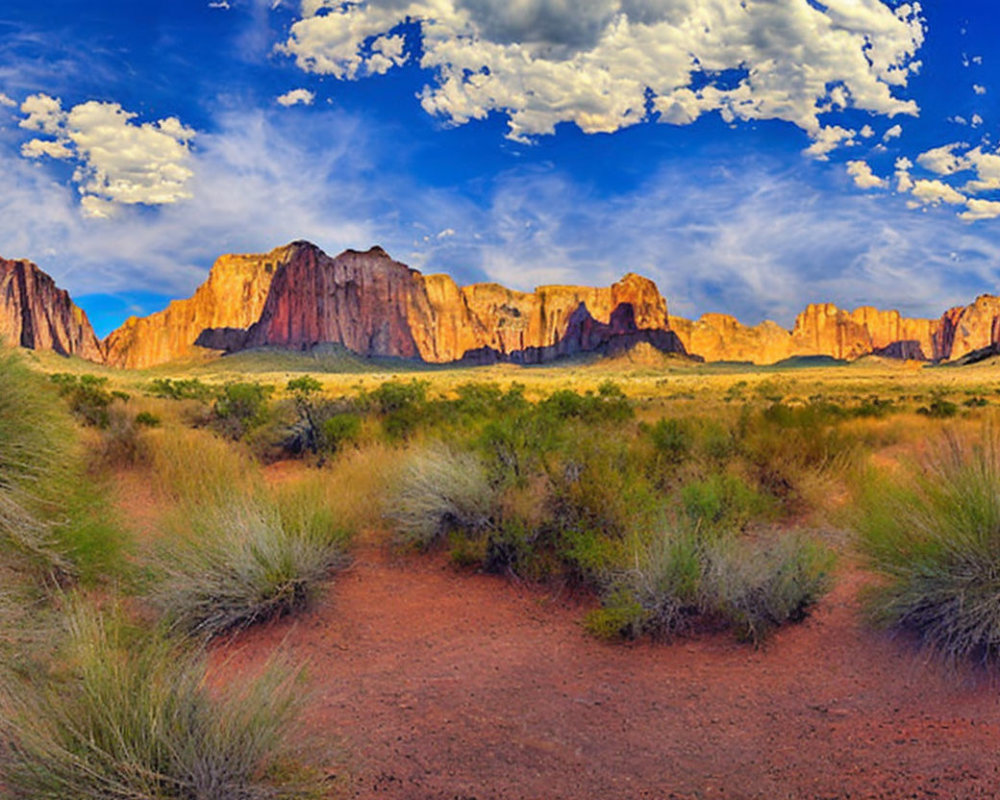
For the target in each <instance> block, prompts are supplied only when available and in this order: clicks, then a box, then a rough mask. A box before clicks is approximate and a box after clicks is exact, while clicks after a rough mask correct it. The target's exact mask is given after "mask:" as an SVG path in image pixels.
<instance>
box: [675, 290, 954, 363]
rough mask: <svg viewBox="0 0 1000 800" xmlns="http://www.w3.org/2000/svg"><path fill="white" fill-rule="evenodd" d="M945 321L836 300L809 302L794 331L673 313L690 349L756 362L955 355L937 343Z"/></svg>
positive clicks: (766, 324)
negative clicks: (839, 303)
mask: <svg viewBox="0 0 1000 800" xmlns="http://www.w3.org/2000/svg"><path fill="white" fill-rule="evenodd" d="M941 325H942V322H941V320H932V319H911V318H907V317H903V316H901V315H900V313H899V312H898V311H880V310H878V309H876V308H872V307H871V306H862V307H861V308H856V309H855V310H854V311H845V310H843V309H840V308H837V306H835V305H833V304H831V303H815V304H811V305H809V306H807V307H806V309H805V310H804V311H803V312H802V313H800V314H799V315H798V316H797V317H796V318H795V326H794V327H793V328H792V330H790V331H789V330H785V329H784V328H782V327H780V326H779V325H777V324H776V323H774V322H771V321H769V320H768V321H765V322H762V323H760V324H759V325H755V326H753V327H749V326H746V325H743V324H742V323H740V322H739V321H738V320H737V319H735V318H734V317H730V316H728V315H725V314H704V315H702V316H701V317H700V318H699V319H698V320H696V321H689V320H686V319H683V318H680V317H671V318H670V327H671V328H672V329H673V330H674V331H675V332H676V333H677V335H678V336H679V337H680V340H681V342H682V343H683V345H684V347H685V349H686V350H687V351H688V352H689V353H692V354H697V355H700V356H702V357H703V358H704V359H705V360H706V361H748V362H752V363H754V364H773V363H775V362H777V361H781V360H783V359H786V358H791V357H793V356H816V355H824V356H831V357H833V358H836V359H841V360H844V361H852V360H854V359H857V358H861V357H862V356H866V355H870V354H876V355H883V356H886V357H889V358H903V359H917V360H921V361H926V360H940V359H942V358H948V357H950V351H947V350H944V349H942V348H940V347H938V345H937V344H936V342H937V339H938V338H939V337H938V331H939V329H940V327H941ZM966 352H967V351H966Z"/></svg>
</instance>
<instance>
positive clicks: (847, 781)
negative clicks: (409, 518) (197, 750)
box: [214, 546, 1000, 800]
mask: <svg viewBox="0 0 1000 800" xmlns="http://www.w3.org/2000/svg"><path fill="white" fill-rule="evenodd" d="M863 580H864V577H863V575H862V574H861V573H859V572H857V571H856V570H853V569H850V570H847V571H846V572H845V573H844V574H842V575H840V576H839V579H838V582H837V585H836V588H835V589H834V591H833V593H832V594H831V595H829V596H827V597H826V598H825V599H824V600H823V601H822V603H821V604H820V605H819V607H818V608H817V609H816V611H815V613H814V614H813V616H811V617H810V618H809V619H807V620H806V621H805V622H804V623H802V624H799V625H793V626H790V627H788V628H786V629H784V630H782V631H780V632H779V633H778V634H777V635H775V636H774V637H773V638H772V639H771V640H769V642H768V643H767V645H766V646H765V647H764V648H763V649H761V650H754V649H752V648H751V647H749V646H747V645H743V644H739V643H737V642H734V641H732V640H731V639H730V638H728V637H727V636H726V635H725V634H722V635H712V636H705V637H702V638H699V639H696V640H693V641H692V640H688V641H685V640H682V641H679V642H676V643H674V644H672V645H663V644H652V643H637V644H632V645H616V644H604V643H601V642H598V641H595V640H594V639H592V638H590V637H589V636H588V635H587V634H586V633H585V632H584V631H583V630H582V629H581V627H580V625H579V620H580V618H581V616H582V614H583V612H584V610H585V609H584V608H583V607H582V606H581V604H580V603H579V602H578V601H576V600H574V599H573V598H557V597H553V596H552V595H551V594H546V593H545V592H543V591H541V590H538V589H535V588H531V587H526V586H522V585H518V584H516V583H512V582H510V581H508V580H504V579H501V578H495V577H489V576H483V575H472V574H468V573H461V572H458V571H456V570H455V569H454V568H452V567H451V566H449V565H448V564H447V563H445V561H444V560H443V558H440V557H439V558H433V557H431V558H412V559H406V560H403V561H394V560H392V559H391V558H390V557H387V556H386V555H385V554H384V551H383V550H382V549H380V548H378V547H374V546H371V547H368V548H366V549H364V550H363V551H362V552H360V553H359V554H358V557H357V560H356V562H355V564H354V566H353V567H352V568H351V569H349V570H348V571H347V572H345V573H343V574H341V575H340V576H338V577H337V578H336V579H335V580H334V582H333V583H332V584H331V586H330V587H329V590H328V591H327V593H326V596H325V598H324V600H323V602H322V603H321V604H320V606H319V607H318V608H317V609H316V610H315V611H312V612H310V613H308V614H305V615H303V616H299V617H297V618H294V619H288V620H282V621H278V622H274V623H271V624H269V625H266V626H263V627H261V628H258V629H255V630H251V631H248V632H246V633H244V634H242V635H241V636H240V637H238V638H237V639H236V640H235V641H233V642H229V643H227V644H225V645H222V646H220V647H219V648H218V649H217V650H216V652H215V667H214V669H215V670H216V675H217V676H222V675H224V676H226V677H230V676H231V677H232V679H238V675H239V674H240V673H241V672H242V671H243V670H244V669H246V668H248V667H252V666H255V665H258V664H260V663H262V662H263V661H264V660H265V659H266V658H267V657H268V656H269V655H270V654H271V653H273V652H274V650H275V649H276V648H281V649H284V650H285V651H286V652H288V653H290V655H291V656H292V658H293V659H295V660H303V661H306V662H307V663H308V664H309V669H308V675H309V684H310V688H311V694H310V701H309V703H308V705H307V710H306V712H305V718H304V720H303V725H304V727H305V729H306V730H307V732H308V733H309V734H311V735H314V736H316V737H318V738H320V739H322V740H323V741H325V742H326V743H327V744H329V745H330V746H332V747H337V748H343V752H345V753H346V754H347V755H346V762H345V761H341V763H338V764H331V765H330V769H331V771H334V772H337V773H338V774H341V775H342V774H344V773H345V772H346V773H348V774H349V776H350V778H351V779H352V782H351V784H350V785H351V790H350V793H351V796H353V797H356V798H366V799H367V798H399V799H400V800H402V799H404V798H405V799H406V800H410V798H414V799H416V798H420V799H424V798H426V799H427V800H431V799H433V800H473V799H474V800H501V799H502V800H516V799H520V798H525V799H527V798H532V799H536V798H537V799H538V800H542V799H543V798H544V799H545V800H553V799H554V798H573V799H574V800H576V799H578V798H600V800H616V799H617V798H622V800H625V799H626V798H628V799H629V800H632V798H712V797H717V798H769V799H770V798H775V799H777V798H843V799H845V800H846V798H925V797H926V798H931V797H940V798H973V797H983V798H986V797H997V796H1000V753H998V744H1000V693H998V691H997V688H998V687H997V686H996V685H990V683H989V681H987V680H986V679H985V678H983V677H982V676H979V677H976V676H975V675H972V674H967V673H962V674H954V673H949V672H948V671H946V670H945V669H943V668H942V667H940V666H939V665H937V664H935V663H928V662H927V660H926V659H925V658H924V657H923V656H920V655H918V654H916V653H915V651H914V650H913V649H912V648H911V647H910V646H909V645H908V644H907V643H905V642H902V641H899V640H895V641H894V640H891V639H889V638H888V637H887V636H886V635H884V634H882V633H878V632H873V631H870V630H869V629H867V628H866V627H865V625H864V624H863V622H862V621H861V614H860V610H859V603H858V600H857V594H858V589H859V587H860V585H861V584H862V583H863Z"/></svg>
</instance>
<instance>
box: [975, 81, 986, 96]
mask: <svg viewBox="0 0 1000 800" xmlns="http://www.w3.org/2000/svg"><path fill="white" fill-rule="evenodd" d="M972 91H974V92H975V93H976V94H986V87H985V86H980V85H979V84H978V83H974V84H972Z"/></svg>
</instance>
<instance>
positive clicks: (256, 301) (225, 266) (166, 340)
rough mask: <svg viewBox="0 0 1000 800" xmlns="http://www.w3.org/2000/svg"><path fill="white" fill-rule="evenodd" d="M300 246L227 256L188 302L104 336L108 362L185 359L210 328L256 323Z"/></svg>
mask: <svg viewBox="0 0 1000 800" xmlns="http://www.w3.org/2000/svg"><path fill="white" fill-rule="evenodd" d="M296 250H297V248H296V247H295V246H294V245H288V246H286V247H279V248H277V249H275V250H272V251H271V252H270V253H264V254H262V255H225V256H220V257H219V259H218V260H217V261H216V262H215V264H214V265H213V266H212V271H211V272H210V273H209V276H208V280H207V281H205V283H203V284H202V285H201V286H199V287H198V289H197V291H195V293H194V296H193V297H190V298H188V299H186V300H174V301H173V302H172V303H170V305H169V306H167V308H165V309H164V310H163V311H158V312H157V313H155V314H151V315H149V316H148V317H129V318H128V319H127V320H125V323H124V324H123V325H122V326H121V327H120V328H119V329H118V330H116V331H114V332H112V333H111V334H109V335H108V337H107V338H106V339H105V340H104V346H105V353H106V357H107V363H108V364H110V365H112V366H116V367H130V368H142V367H150V366H153V365H155V364H163V363H166V362H168V361H175V360H177V359H180V358H185V357H187V356H190V355H192V354H193V353H195V352H196V350H195V342H196V341H197V340H198V337H199V335H200V334H201V332H202V331H204V330H206V329H209V328H238V329H245V328H248V327H250V325H252V324H253V323H254V322H256V321H257V319H258V318H259V317H260V314H261V311H262V310H263V308H264V302H265V301H266V300H267V294H268V291H269V290H270V288H271V279H272V278H273V276H274V273H275V272H276V271H277V269H278V267H279V266H281V265H282V264H284V263H286V262H287V260H288V259H289V258H290V257H291V256H292V255H293V254H294V253H295V252H296Z"/></svg>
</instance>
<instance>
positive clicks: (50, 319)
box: [0, 258, 104, 361]
mask: <svg viewBox="0 0 1000 800" xmlns="http://www.w3.org/2000/svg"><path fill="white" fill-rule="evenodd" d="M0 341H2V342H4V343H6V344H13V345H19V346H21V347H29V348H31V349H33V350H54V351H55V352H57V353H59V354H60V355H64V356H69V355H77V356H80V357H81V358H86V359H89V360H90V361H103V360H104V353H103V352H102V350H101V343H100V342H99V341H98V339H97V336H96V335H95V334H94V329H93V328H91V326H90V320H88V319H87V315H86V314H85V313H84V312H83V310H82V309H80V308H79V307H78V306H77V305H76V304H75V303H74V302H73V301H72V300H70V297H69V294H68V293H67V292H66V291H65V290H64V289H60V288H59V287H57V286H56V283H55V281H54V280H52V278H51V277H49V276H48V275H47V274H45V273H44V272H42V271H41V270H40V269H39V268H38V267H36V266H35V265H34V264H32V263H31V262H30V261H23V260H20V261H8V260H6V259H3V258H0Z"/></svg>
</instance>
